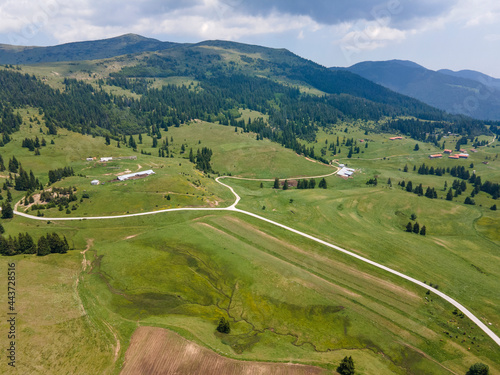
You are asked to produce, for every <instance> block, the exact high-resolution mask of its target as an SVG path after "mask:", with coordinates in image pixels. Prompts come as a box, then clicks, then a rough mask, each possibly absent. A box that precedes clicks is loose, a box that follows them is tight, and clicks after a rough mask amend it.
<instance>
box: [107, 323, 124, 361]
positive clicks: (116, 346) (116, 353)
mask: <svg viewBox="0 0 500 375" xmlns="http://www.w3.org/2000/svg"><path fill="white" fill-rule="evenodd" d="M103 323H104V324H105V325H106V327H108V328H109V330H110V331H111V333H112V334H113V336H114V338H115V341H116V345H115V347H114V349H115V360H114V361H115V362H116V360H117V359H118V354H119V353H120V347H121V345H120V340H118V336H117V335H116V332H115V330H114V329H113V327H111V325H110V324H109V323H108V322H106V321H104V320H103Z"/></svg>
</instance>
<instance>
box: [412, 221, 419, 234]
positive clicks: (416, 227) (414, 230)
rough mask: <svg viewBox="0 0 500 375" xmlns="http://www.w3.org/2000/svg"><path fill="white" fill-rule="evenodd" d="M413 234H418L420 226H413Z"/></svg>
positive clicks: (416, 224)
mask: <svg viewBox="0 0 500 375" xmlns="http://www.w3.org/2000/svg"><path fill="white" fill-rule="evenodd" d="M413 233H416V234H419V233H420V225H419V224H418V223H415V224H414V225H413Z"/></svg>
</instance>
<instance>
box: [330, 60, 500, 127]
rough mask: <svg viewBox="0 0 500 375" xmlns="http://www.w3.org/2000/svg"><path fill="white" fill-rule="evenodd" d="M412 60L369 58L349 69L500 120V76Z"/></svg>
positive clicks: (458, 110) (446, 106)
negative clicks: (439, 67) (432, 66)
mask: <svg viewBox="0 0 500 375" xmlns="http://www.w3.org/2000/svg"><path fill="white" fill-rule="evenodd" d="M410 63H411V64H410ZM410 63H408V62H407V61H402V60H388V61H366V62H361V63H358V64H355V65H353V66H351V67H348V68H345V69H346V70H348V71H350V72H353V73H356V74H358V75H360V76H362V77H364V78H366V79H369V80H371V81H373V82H376V83H378V84H381V85H382V86H384V87H387V88H389V89H391V90H393V91H396V92H398V93H400V94H403V95H408V96H410V97H412V98H415V99H418V100H421V101H422V102H424V103H427V104H429V105H431V106H434V107H436V108H439V109H441V110H444V111H447V112H449V113H454V114H463V115H467V116H470V117H474V118H478V119H481V120H500V80H496V79H495V78H493V77H489V76H487V75H486V74H483V73H480V72H475V71H460V72H453V71H451V70H440V71H433V70H430V69H427V68H425V67H423V66H421V65H418V64H416V63H412V62H410ZM331 69H333V70H337V69H338V68H331Z"/></svg>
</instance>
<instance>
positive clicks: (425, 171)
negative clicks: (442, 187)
mask: <svg viewBox="0 0 500 375" xmlns="http://www.w3.org/2000/svg"><path fill="white" fill-rule="evenodd" d="M453 168H455V167H453ZM407 171H408V167H407V166H406V171H405V172H407ZM449 172H450V168H448V173H449ZM417 173H418V174H422V175H429V174H430V175H436V176H443V175H444V174H445V173H446V168H440V167H436V168H434V167H432V166H431V167H429V166H428V165H425V163H423V164H422V165H421V166H419V167H418V170H417Z"/></svg>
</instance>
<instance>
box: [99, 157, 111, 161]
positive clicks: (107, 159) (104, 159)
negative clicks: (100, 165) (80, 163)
mask: <svg viewBox="0 0 500 375" xmlns="http://www.w3.org/2000/svg"><path fill="white" fill-rule="evenodd" d="M111 160H113V158H112V157H107V158H101V161H111Z"/></svg>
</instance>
